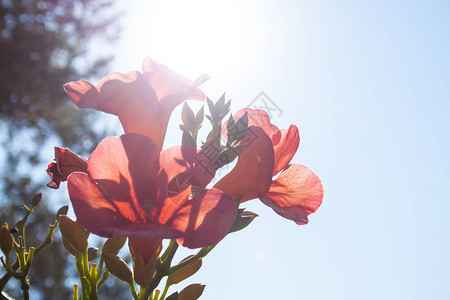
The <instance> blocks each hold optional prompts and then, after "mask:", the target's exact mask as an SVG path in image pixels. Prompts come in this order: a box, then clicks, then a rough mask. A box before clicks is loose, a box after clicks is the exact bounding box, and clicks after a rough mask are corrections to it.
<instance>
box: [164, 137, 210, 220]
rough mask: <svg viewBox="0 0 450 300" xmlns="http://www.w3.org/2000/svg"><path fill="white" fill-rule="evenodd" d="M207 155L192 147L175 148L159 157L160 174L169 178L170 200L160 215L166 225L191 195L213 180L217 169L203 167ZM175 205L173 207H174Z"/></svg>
mask: <svg viewBox="0 0 450 300" xmlns="http://www.w3.org/2000/svg"><path fill="white" fill-rule="evenodd" d="M205 155H206V154H205V153H204V151H203V150H202V149H199V148H195V147H190V146H173V147H170V148H168V149H166V150H164V151H163V152H161V154H160V157H159V164H160V166H161V171H160V174H161V173H163V174H165V175H166V178H167V192H168V194H167V195H168V197H169V198H168V199H167V202H170V204H169V203H166V204H165V205H164V207H163V208H161V212H160V215H159V221H160V222H161V223H165V222H166V221H167V220H168V219H169V218H171V216H172V215H173V213H174V212H175V211H176V210H177V209H178V207H179V206H181V205H184V204H185V203H186V202H187V201H188V199H189V197H190V195H191V194H192V193H194V192H196V191H200V190H203V189H204V188H205V187H206V186H207V185H208V184H209V183H210V182H211V180H212V179H213V177H214V174H215V169H214V168H212V167H211V166H208V165H203V164H202V160H204V159H205ZM172 204H173V205H172Z"/></svg>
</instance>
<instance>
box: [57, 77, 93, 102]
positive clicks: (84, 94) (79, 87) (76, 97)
mask: <svg viewBox="0 0 450 300" xmlns="http://www.w3.org/2000/svg"><path fill="white" fill-rule="evenodd" d="M64 90H65V91H66V93H67V95H69V97H70V99H72V101H73V103H75V104H76V105H77V106H78V107H79V108H94V109H96V108H97V96H98V91H97V89H96V88H95V86H93V85H92V84H91V83H90V82H88V81H86V80H80V81H71V82H69V83H66V84H65V85H64Z"/></svg>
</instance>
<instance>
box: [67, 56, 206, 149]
mask: <svg viewBox="0 0 450 300" xmlns="http://www.w3.org/2000/svg"><path fill="white" fill-rule="evenodd" d="M142 66H143V73H140V72H137V71H131V72H129V73H127V74H122V73H113V74H110V75H107V76H105V77H103V79H102V80H101V81H100V82H99V83H98V84H97V85H95V86H94V85H92V84H91V83H89V82H88V81H85V80H80V81H72V82H69V83H67V84H66V85H65V86H64V89H65V91H66V93H67V94H68V95H69V97H70V98H71V99H72V101H73V102H74V103H75V104H76V105H77V106H78V107H79V108H93V109H96V110H100V111H103V112H106V113H110V114H114V115H116V116H118V117H119V120H120V122H121V123H122V126H123V128H124V130H125V133H140V134H142V135H145V136H147V137H148V138H150V139H151V140H152V141H153V142H154V143H155V145H156V146H157V149H159V150H161V149H162V145H163V142H164V136H165V134H166V130H167V124H168V122H169V118H170V114H171V113H172V111H173V109H174V108H175V107H176V106H177V105H179V104H180V103H182V102H183V101H184V100H186V99H195V100H203V99H204V94H203V92H202V91H200V89H198V86H199V85H200V84H202V83H203V82H204V81H205V80H207V79H208V78H209V77H208V76H206V75H203V76H201V77H200V78H198V79H197V80H196V81H195V82H194V83H192V82H191V81H190V80H189V79H187V78H185V77H183V76H181V75H179V74H178V73H176V72H174V71H173V70H171V69H169V68H168V67H166V66H164V65H161V64H159V63H156V62H154V61H152V60H150V58H148V57H147V58H146V59H144V61H143V63H142Z"/></svg>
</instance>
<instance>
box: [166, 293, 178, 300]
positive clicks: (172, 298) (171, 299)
mask: <svg viewBox="0 0 450 300" xmlns="http://www.w3.org/2000/svg"><path fill="white" fill-rule="evenodd" d="M166 300H178V292H175V293H173V294H170V296H169V297H167V298H166Z"/></svg>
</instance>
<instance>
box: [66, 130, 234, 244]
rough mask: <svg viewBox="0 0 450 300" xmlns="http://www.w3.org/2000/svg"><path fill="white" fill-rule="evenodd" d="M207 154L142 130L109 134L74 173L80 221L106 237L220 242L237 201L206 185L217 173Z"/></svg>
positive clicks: (71, 181) (71, 190)
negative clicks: (208, 166)
mask: <svg viewBox="0 0 450 300" xmlns="http://www.w3.org/2000/svg"><path fill="white" fill-rule="evenodd" d="M201 155H202V150H200V149H197V148H195V147H189V146H173V147H170V148H168V149H166V150H164V151H162V152H160V151H159V150H158V147H157V146H156V145H155V144H154V143H153V142H152V141H151V140H150V139H149V138H147V137H145V136H143V135H140V134H134V133H131V134H125V135H122V136H121V137H107V138H105V139H104V140H103V141H102V142H101V143H100V144H99V145H98V147H97V148H96V150H95V151H94V152H93V153H92V154H91V156H90V157H89V159H88V164H87V166H88V172H87V173H84V172H74V173H72V174H71V175H69V177H68V190H69V196H70V200H71V201H72V205H73V207H74V210H75V214H76V216H77V218H78V222H79V223H80V224H81V225H83V226H84V227H85V228H86V229H87V230H89V231H91V232H93V233H95V234H97V235H100V236H104V237H109V236H112V235H123V236H128V237H132V238H133V237H134V238H170V239H174V238H177V239H178V242H179V243H180V244H181V245H183V246H186V247H189V248H198V247H203V246H208V245H212V244H215V243H217V242H219V241H220V240H221V239H222V238H223V237H225V235H226V234H227V233H228V231H229V229H230V228H231V226H232V225H233V223H234V221H235V218H236V214H237V205H236V203H235V201H234V200H233V199H232V197H230V196H228V195H226V194H224V193H222V192H221V191H220V190H218V189H214V188H213V189H202V188H203V187H205V186H206V185H207V184H208V183H209V182H210V181H211V179H212V176H211V175H210V174H211V170H205V169H204V168H203V166H202V165H200V164H198V160H199V157H201ZM191 195H192V197H190V196H191Z"/></svg>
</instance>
